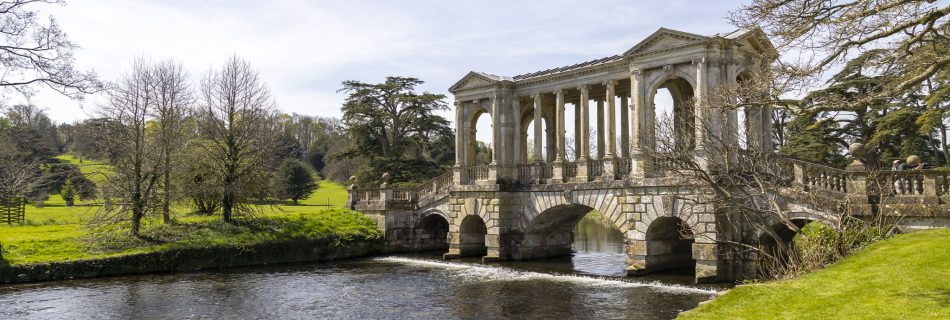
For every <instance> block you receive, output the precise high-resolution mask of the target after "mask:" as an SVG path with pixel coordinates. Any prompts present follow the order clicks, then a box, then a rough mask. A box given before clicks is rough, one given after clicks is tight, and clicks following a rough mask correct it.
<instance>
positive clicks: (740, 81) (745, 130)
mask: <svg viewBox="0 0 950 320" xmlns="http://www.w3.org/2000/svg"><path fill="white" fill-rule="evenodd" d="M750 78H751V75H749V73H748V72H742V73H739V75H738V76H736V84H737V86H736V87H737V89H738V90H737V94H738V96H737V97H736V110H735V112H736V136H737V139H736V140H738V143H739V148H742V149H745V150H748V149H749V146H750V143H749V138H750V135H749V129H750V126H749V118H750V116H754V115H752V114H750V110H749V108H746V107H745V103H746V102H748V100H749V99H748V98H746V97H745V96H744V95H745V92H746V91H747V90H746V88H744V87H743V86H744V85H745V84H744V83H745V82H747V81H748V80H749V79H750Z"/></svg>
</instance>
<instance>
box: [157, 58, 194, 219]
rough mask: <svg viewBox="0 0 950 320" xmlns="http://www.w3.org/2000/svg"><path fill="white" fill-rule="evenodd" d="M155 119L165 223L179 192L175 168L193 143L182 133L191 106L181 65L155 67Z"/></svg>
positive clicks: (167, 63)
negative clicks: (187, 145)
mask: <svg viewBox="0 0 950 320" xmlns="http://www.w3.org/2000/svg"><path fill="white" fill-rule="evenodd" d="M150 85H152V86H153V88H152V89H151V92H153V93H154V95H155V99H154V100H153V101H152V103H153V104H154V107H152V108H151V111H150V112H151V113H152V117H153V118H154V119H155V122H156V124H157V125H158V137H157V140H158V144H159V148H160V149H161V150H160V152H161V155H162V159H161V161H162V184H161V185H162V219H163V220H164V221H165V222H169V220H170V219H171V217H170V211H171V202H172V200H173V198H175V196H174V195H175V194H176V188H175V185H174V184H173V181H172V176H173V175H174V173H175V171H176V168H177V167H178V166H177V165H176V164H177V163H173V161H175V160H176V159H181V157H180V155H181V152H182V150H184V148H185V145H186V143H187V142H188V141H189V140H190V139H189V137H187V136H186V135H185V132H184V130H183V122H184V121H185V117H186V115H187V113H188V112H189V111H190V109H189V108H190V104H191V103H192V97H191V87H190V85H189V83H188V73H187V72H186V71H185V69H184V67H182V65H181V64H180V63H178V62H175V61H172V60H166V61H163V62H159V63H156V64H155V65H154V66H152V81H151V83H150Z"/></svg>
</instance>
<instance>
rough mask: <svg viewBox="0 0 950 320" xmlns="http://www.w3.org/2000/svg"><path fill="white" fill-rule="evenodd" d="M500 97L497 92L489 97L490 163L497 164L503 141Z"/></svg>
mask: <svg viewBox="0 0 950 320" xmlns="http://www.w3.org/2000/svg"><path fill="white" fill-rule="evenodd" d="M499 110H501V99H500V98H499V97H498V94H495V95H492V97H491V121H492V130H491V136H492V137H491V165H492V166H494V165H497V164H498V157H499V156H500V155H501V153H502V150H501V146H502V144H503V143H504V142H503V140H504V137H502V136H501V129H502V117H501V112H498V111H499Z"/></svg>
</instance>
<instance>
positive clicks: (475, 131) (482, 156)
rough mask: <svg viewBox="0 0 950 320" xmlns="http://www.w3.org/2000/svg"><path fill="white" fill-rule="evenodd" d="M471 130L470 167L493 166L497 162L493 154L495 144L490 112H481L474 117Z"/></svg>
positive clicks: (469, 146)
mask: <svg viewBox="0 0 950 320" xmlns="http://www.w3.org/2000/svg"><path fill="white" fill-rule="evenodd" d="M469 128H470V130H469V134H470V139H469V141H470V143H469V145H468V151H469V152H468V155H469V159H468V163H469V165H487V164H491V163H492V162H493V161H494V160H495V159H494V157H495V155H493V154H492V150H493V149H492V145H493V143H494V140H493V139H494V135H493V134H492V116H491V115H490V114H488V112H485V111H482V110H479V111H478V112H476V113H475V115H474V116H473V117H472V121H471V125H470V127H469Z"/></svg>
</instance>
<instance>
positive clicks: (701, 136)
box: [693, 58, 716, 163]
mask: <svg viewBox="0 0 950 320" xmlns="http://www.w3.org/2000/svg"><path fill="white" fill-rule="evenodd" d="M693 64H695V65H696V88H694V89H693V90H695V91H696V92H694V95H693V98H694V100H695V101H693V115H694V118H695V119H694V121H695V126H696V128H695V131H694V132H695V140H694V141H695V146H696V150H697V151H702V150H705V149H706V143H705V141H706V128H707V127H708V128H709V129H711V130H715V129H716V127H714V125H715V124H714V123H712V122H711V121H710V120H712V119H708V118H707V116H706V110H705V107H703V99H705V97H706V58H699V59H695V60H693ZM701 153H702V152H697V156H700V154H701ZM700 163H703V162H700Z"/></svg>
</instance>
